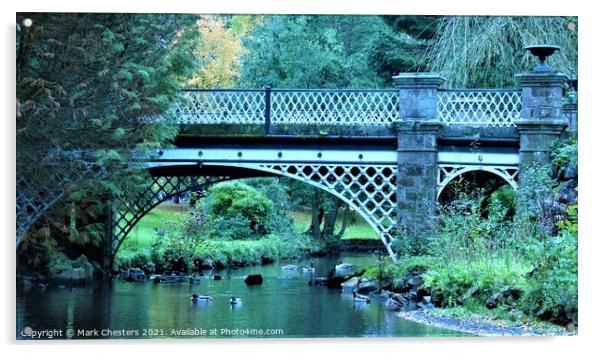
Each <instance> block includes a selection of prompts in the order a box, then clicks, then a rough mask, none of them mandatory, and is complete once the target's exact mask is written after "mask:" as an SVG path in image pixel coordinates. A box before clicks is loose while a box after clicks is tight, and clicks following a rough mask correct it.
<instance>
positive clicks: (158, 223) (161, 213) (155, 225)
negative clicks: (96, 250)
mask: <svg viewBox="0 0 602 353" xmlns="http://www.w3.org/2000/svg"><path fill="white" fill-rule="evenodd" d="M188 210H189V207H188V205H186V204H184V205H181V204H180V205H178V204H170V203H163V204H161V205H159V206H157V207H155V208H154V209H152V210H151V211H150V212H149V213H147V214H146V215H145V216H144V217H142V219H141V220H140V222H138V224H136V226H135V227H134V229H132V231H131V232H130V234H129V235H128V237H127V238H126V240H125V241H124V244H123V245H124V246H125V247H132V248H140V247H147V246H150V245H151V244H152V242H153V240H154V239H155V237H156V235H157V233H156V231H155V229H162V230H166V231H169V232H176V233H179V232H181V231H182V228H183V226H184V222H185V221H186V219H187V218H188Z"/></svg>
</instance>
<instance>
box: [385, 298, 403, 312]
mask: <svg viewBox="0 0 602 353" xmlns="http://www.w3.org/2000/svg"><path fill="white" fill-rule="evenodd" d="M385 307H386V308H387V309H388V310H391V311H399V310H401V303H400V302H398V301H397V300H395V299H393V298H389V299H387V301H386V302H385Z"/></svg>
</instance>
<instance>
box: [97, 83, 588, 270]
mask: <svg viewBox="0 0 602 353" xmlns="http://www.w3.org/2000/svg"><path fill="white" fill-rule="evenodd" d="M516 78H517V81H518V83H519V84H520V89H517V90H507V89H454V90H449V89H442V88H441V87H442V85H443V83H444V81H445V80H444V79H443V78H442V77H440V76H439V75H437V74H434V73H402V74H399V75H398V76H395V77H394V81H395V83H396V85H397V88H396V89H391V90H307V89H270V88H268V89H214V90H184V91H182V92H181V94H180V97H179V99H178V101H177V104H176V105H175V107H174V109H172V111H170V112H169V114H166V115H164V116H160V117H147V118H145V119H146V120H147V121H148V122H152V121H156V120H158V119H175V120H176V121H177V122H178V123H179V124H181V134H180V136H179V137H178V138H177V140H176V141H175V144H174V145H175V147H174V148H172V149H167V150H161V151H157V153H156V155H154V156H153V157H152V158H150V159H148V160H145V163H146V166H147V168H148V169H149V171H150V173H151V175H152V177H153V183H152V185H150V186H149V187H148V188H147V190H146V191H144V192H142V193H140V194H129V195H125V196H124V197H123V198H122V199H120V200H115V202H113V204H112V205H111V206H110V211H111V217H110V218H109V221H108V222H109V224H108V227H107V229H109V230H110V231H111V234H107V239H110V241H109V242H107V248H106V249H107V255H108V256H107V259H109V260H107V261H109V263H107V264H106V265H108V266H112V259H113V257H114V255H115V253H116V252H117V250H118V249H119V247H120V246H121V244H122V243H123V241H124V239H125V238H126V237H127V235H128V233H129V232H130V231H131V229H132V228H133V227H134V226H135V225H136V223H137V222H138V221H139V220H140V219H141V218H142V217H143V216H144V215H145V214H146V213H147V212H148V211H150V210H151V209H152V208H153V207H155V206H156V205H158V204H159V203H161V202H163V201H164V200H167V199H169V198H172V197H174V196H177V195H179V194H182V193H185V192H189V191H202V190H204V189H206V188H207V187H208V186H210V185H212V184H214V183H218V182H221V181H224V180H230V179H236V178H246V177H255V176H283V177H288V178H292V179H296V180H299V181H302V182H305V183H307V184H309V185H311V186H313V187H317V188H320V189H322V190H325V191H327V192H329V193H331V194H333V195H335V196H336V197H338V198H340V199H341V200H343V201H344V202H345V203H346V204H348V205H349V206H350V207H351V208H352V209H353V210H355V211H356V212H357V213H358V214H360V215H361V216H362V217H363V218H364V219H365V220H366V221H367V222H368V223H369V224H370V226H371V227H372V228H373V229H374V230H375V231H376V232H377V233H378V234H379V235H380V237H381V239H382V241H383V243H384V245H385V247H386V248H387V250H388V252H389V254H390V255H391V257H392V258H393V260H396V254H395V247H394V246H393V244H394V241H395V239H396V238H398V237H402V236H404V234H414V235H420V234H424V233H426V232H428V231H429V228H430V227H431V226H432V225H433V224H435V222H436V204H437V200H438V197H439V195H440V194H441V192H442V190H443V189H444V188H445V187H446V185H447V184H448V183H449V182H450V181H452V180H453V179H454V178H456V177H458V176H460V175H462V174H464V173H467V172H471V171H485V172H489V173H492V174H494V175H497V176H498V177H500V178H501V179H503V180H504V181H505V182H507V183H508V184H509V185H511V186H512V187H514V188H516V187H517V184H518V183H519V179H518V176H519V171H520V168H521V167H523V166H524V165H527V164H532V163H546V162H547V160H548V158H549V157H548V151H549V148H550V145H551V143H552V142H553V141H554V140H555V139H557V138H559V137H560V136H561V134H563V133H564V132H565V131H566V130H567V127H568V130H571V129H572V130H576V113H575V112H573V111H571V112H570V113H569V114H567V113H566V109H563V105H562V97H563V87H564V84H565V82H566V77H565V76H564V75H563V74H560V73H555V72H543V73H541V72H540V73H536V72H532V73H524V74H518V75H517V76H516ZM571 114H572V115H571ZM569 118H571V119H569ZM569 120H570V121H569ZM569 122H570V124H569Z"/></svg>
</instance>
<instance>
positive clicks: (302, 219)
mask: <svg viewBox="0 0 602 353" xmlns="http://www.w3.org/2000/svg"><path fill="white" fill-rule="evenodd" d="M291 216H292V217H293V229H294V230H295V231H296V232H305V231H306V230H307V228H309V224H310V223H311V214H310V213H309V212H293V213H292V214H291ZM352 217H353V218H352V221H351V224H349V225H348V226H347V229H345V234H343V236H342V237H341V239H343V240H352V239H353V240H356V239H360V240H372V239H376V240H380V237H379V236H378V234H376V232H375V231H374V229H372V227H370V225H369V224H368V222H366V220H364V219H363V218H362V217H361V216H359V215H353V216H352ZM342 222H343V217H342V215H339V217H338V218H337V223H336V226H335V232H336V233H338V232H339V230H340V228H341V224H342Z"/></svg>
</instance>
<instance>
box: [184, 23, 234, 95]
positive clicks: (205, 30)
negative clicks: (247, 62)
mask: <svg viewBox="0 0 602 353" xmlns="http://www.w3.org/2000/svg"><path fill="white" fill-rule="evenodd" d="M197 28H198V32H199V35H200V36H201V40H200V43H199V45H198V47H197V48H195V51H194V54H195V56H196V57H197V58H198V60H200V62H201V65H200V66H199V70H198V71H197V72H196V73H195V75H194V76H193V77H192V79H190V81H189V85H190V86H192V87H199V88H214V87H230V86H232V85H233V84H234V82H235V81H236V79H238V76H239V67H238V65H239V60H240V54H241V51H242V45H241V43H240V37H239V36H238V35H237V34H236V33H235V31H233V30H232V29H229V28H227V27H226V26H225V24H224V21H223V20H222V19H221V18H220V17H218V16H203V17H202V18H201V19H200V20H199V21H198V22H197ZM240 31H242V29H241V30H240Z"/></svg>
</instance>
